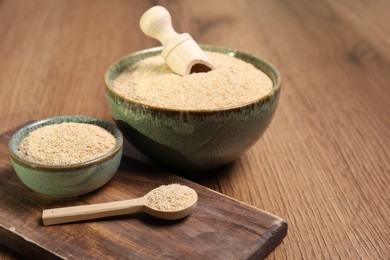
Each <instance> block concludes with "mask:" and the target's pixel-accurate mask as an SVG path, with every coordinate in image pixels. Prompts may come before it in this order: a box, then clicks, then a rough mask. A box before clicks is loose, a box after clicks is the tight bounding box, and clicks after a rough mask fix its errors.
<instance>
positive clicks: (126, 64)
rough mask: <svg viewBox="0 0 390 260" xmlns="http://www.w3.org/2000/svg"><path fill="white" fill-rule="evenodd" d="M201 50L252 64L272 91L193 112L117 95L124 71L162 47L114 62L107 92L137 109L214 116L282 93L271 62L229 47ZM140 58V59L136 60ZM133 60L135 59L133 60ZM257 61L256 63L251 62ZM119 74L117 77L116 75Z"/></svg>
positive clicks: (110, 69)
mask: <svg viewBox="0 0 390 260" xmlns="http://www.w3.org/2000/svg"><path fill="white" fill-rule="evenodd" d="M200 46H201V48H202V49H203V50H204V51H212V52H219V53H223V54H226V55H229V56H232V57H236V58H238V59H241V60H243V61H246V62H248V63H251V64H252V65H253V66H255V67H256V68H257V69H259V70H262V71H263V72H264V73H265V74H266V75H267V76H268V77H270V78H271V81H272V83H273V86H272V89H271V91H270V92H269V93H268V94H267V95H264V96H260V97H259V98H258V99H255V100H253V101H251V102H248V103H244V104H240V105H237V106H231V107H226V108H219V109H204V110H193V109H188V110H186V109H174V108H165V107H158V106H152V105H147V104H144V103H142V102H137V101H135V100H131V99H128V98H126V97H125V96H123V95H121V94H120V93H117V92H115V91H113V90H112V88H111V85H112V81H113V80H114V79H115V78H116V77H117V76H118V75H119V74H120V73H122V72H123V71H124V70H126V69H128V68H130V67H131V66H132V65H134V64H136V63H137V62H139V61H140V60H143V59H145V58H147V57H151V56H155V55H158V54H160V53H161V51H162V47H161V46H159V47H153V48H149V49H145V50H142V51H138V52H134V53H130V54H128V55H126V56H123V57H121V58H119V59H117V60H116V61H115V62H113V63H112V64H111V65H110V66H109V68H108V69H107V71H106V73H105V74H104V84H105V88H106V91H108V92H109V93H110V94H111V95H113V96H115V97H116V98H118V99H119V100H121V101H122V102H126V103H129V104H131V105H133V106H135V107H142V108H148V110H149V111H151V112H152V113H153V112H163V113H167V114H171V113H172V114H177V113H180V112H186V113H188V114H199V115H201V114H213V113H221V112H230V111H234V110H240V109H243V108H246V107H250V106H253V105H256V104H261V103H266V102H267V101H269V100H270V99H271V98H272V97H273V96H274V95H276V94H277V93H278V92H280V89H281V86H282V79H281V76H280V73H279V71H278V70H277V69H276V67H275V66H273V65H272V64H271V63H270V62H268V61H266V60H264V59H262V58H259V57H256V56H253V55H251V54H248V53H246V52H242V51H238V50H236V49H233V48H227V47H221V46H214V45H200ZM136 57H138V59H135V58H136ZM132 58H133V59H132ZM251 61H256V62H251ZM256 64H261V66H256ZM260 67H262V68H260ZM264 68H267V71H266V72H265V71H264ZM115 74H117V76H116V77H114V75H115Z"/></svg>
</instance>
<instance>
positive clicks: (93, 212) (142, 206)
mask: <svg viewBox="0 0 390 260" xmlns="http://www.w3.org/2000/svg"><path fill="white" fill-rule="evenodd" d="M197 201H198V195H197V193H196V191H195V190H193V189H191V188H189V187H187V186H184V185H180V184H170V185H162V186H160V187H158V188H156V189H153V190H152V191H150V192H149V193H148V194H146V195H145V196H143V197H140V198H136V199H130V200H122V201H114V202H106V203H98V204H90V205H82V206H73V207H63V208H55V209H46V210H43V212H42V220H43V224H44V225H45V226H48V225H56V224H63V223H69V222H77V221H83V220H90V219H98V218H104V217H112V216H120V215H128V214H133V213H138V212H144V213H147V214H149V215H151V216H153V217H156V218H159V219H164V220H177V219H181V218H184V217H186V216H188V215H189V214H191V212H192V211H193V210H194V209H195V207H196V204H197Z"/></svg>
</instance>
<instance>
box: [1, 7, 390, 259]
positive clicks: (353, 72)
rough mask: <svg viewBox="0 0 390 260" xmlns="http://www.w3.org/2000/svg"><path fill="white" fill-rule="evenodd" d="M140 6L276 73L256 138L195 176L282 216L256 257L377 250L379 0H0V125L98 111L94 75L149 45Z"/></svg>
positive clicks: (387, 206) (381, 190) (385, 58)
mask: <svg viewBox="0 0 390 260" xmlns="http://www.w3.org/2000/svg"><path fill="white" fill-rule="evenodd" d="M154 4H160V5H163V6H165V7H166V8H167V9H168V10H169V11H170V12H171V14H172V17H173V24H174V27H175V28H176V29H177V31H179V32H189V33H190V34H191V35H192V36H193V38H194V39H195V40H197V41H198V42H199V43H204V44H214V45H222V46H227V47H232V48H236V49H239V50H242V51H245V52H249V53H252V54H254V55H258V56H261V57H263V58H265V59H267V60H269V61H270V62H271V63H273V64H274V65H275V66H276V67H277V68H278V69H279V70H280V72H281V75H282V81H283V86H282V95H281V98H280V102H279V107H278V110H277V111H276V115H275V117H274V119H273V121H272V122H271V125H270V127H269V128H268V129H267V131H266V133H265V134H264V136H263V137H262V138H261V140H259V142H258V143H257V144H256V145H255V146H254V147H253V148H252V149H251V150H250V151H248V152H247V153H246V154H245V155H244V156H242V157H241V158H240V159H239V160H237V161H236V162H234V163H233V164H231V165H229V166H227V167H225V168H223V169H220V170H218V171H216V172H215V173H214V174H209V176H203V177H202V178H198V179H197V182H198V183H199V184H201V185H204V186H207V187H210V188H212V189H214V190H216V191H219V192H222V193H223V194H226V195H227V196H230V197H233V198H235V199H237V200H240V201H243V202H246V203H248V204H251V205H253V206H255V207H258V208H261V209H264V210H266V211H268V212H271V213H273V214H275V215H277V216H280V217H282V218H284V219H286V220H287V222H288V224H289V231H288V235H287V237H286V238H285V239H284V240H283V242H282V244H281V245H280V246H278V247H277V248H276V249H275V250H274V251H273V252H272V253H271V254H270V255H269V256H268V258H269V259H313V258H317V259H318V258H319V259H335V258H336V259H339V258H340V259H386V258H388V256H389V255H390V225H389V223H390V199H389V197H390V195H389V186H390V158H389V157H390V156H389V154H390V151H389V149H390V148H389V147H390V132H389V128H390V117H389V111H390V110H389V108H390V74H389V72H390V29H389V25H390V16H389V15H388V13H389V10H390V1H386V0H374V1H366V0H345V1H331V0H328V1H325V0H322V1H309V0H298V1H293V0H283V1H282V0H260V1H257V0H245V1H233V0H224V1H222V0H219V1H217V0H216V1H209V0H207V1H206V0H199V1H190V0H185V1H141V0H133V1H131V0H128V1H127V0H122V1H121V0H113V1H104V0H96V1H86V0H69V1H65V0H35V1H28V0H2V1H0V120H1V121H0V122H1V123H0V132H4V131H6V130H8V129H12V128H14V127H16V126H18V125H19V124H21V123H23V122H25V121H27V120H31V119H33V118H34V119H40V118H45V117H49V116H54V115H68V114H83V115H89V116H95V117H99V118H103V119H107V120H111V117H110V113H109V111H108V108H107V106H106V104H105V100H104V91H103V80H102V78H103V74H104V72H105V70H106V69H107V67H108V66H109V65H110V64H111V63H112V62H113V61H114V60H116V59H117V58H119V57H121V56H122V55H125V54H128V53H131V52H134V51H138V50H141V49H145V48H149V47H153V46H156V45H157V44H158V43H157V42H156V41H155V40H153V39H150V38H148V37H145V36H144V35H143V34H142V32H141V31H140V29H139V26H138V21H139V17H140V16H141V15H142V13H143V12H144V11H145V10H147V9H148V8H149V7H150V6H152V5H154ZM1 253H2V254H1V258H2V259H9V258H13V257H16V256H15V253H14V252H12V251H10V250H8V249H7V248H4V247H2V248H1Z"/></svg>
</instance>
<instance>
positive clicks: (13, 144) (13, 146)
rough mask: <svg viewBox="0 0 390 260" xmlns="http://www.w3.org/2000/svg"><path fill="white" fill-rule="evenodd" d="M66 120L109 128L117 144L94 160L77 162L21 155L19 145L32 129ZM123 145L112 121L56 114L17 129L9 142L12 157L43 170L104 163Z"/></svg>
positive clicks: (71, 168) (119, 132)
mask: <svg viewBox="0 0 390 260" xmlns="http://www.w3.org/2000/svg"><path fill="white" fill-rule="evenodd" d="M65 122H73V123H86V124H93V125H97V126H100V127H102V128H103V129H105V130H107V131H108V132H109V133H111V134H112V135H113V136H114V137H115V141H116V142H115V146H114V147H113V148H112V149H111V150H110V151H108V152H107V153H105V154H103V155H101V156H99V157H96V158H94V159H92V160H89V161H86V162H81V163H75V164H44V163H39V162H35V161H31V160H28V159H26V158H24V157H22V156H20V154H19V152H18V147H19V144H20V142H21V141H22V140H23V138H25V137H26V136H27V135H28V134H29V133H31V132H32V131H34V130H36V129H38V128H41V127H44V126H46V125H53V124H60V123H65ZM122 146H123V135H122V132H121V131H120V130H119V129H118V128H117V127H116V126H115V125H114V124H112V123H110V122H108V121H105V120H102V119H98V118H94V117H88V116H56V117H50V118H46V119H42V120H39V121H35V122H33V123H30V124H28V125H26V126H23V127H22V128H20V129H19V130H18V131H16V132H15V133H14V134H13V135H12V137H11V139H10V140H9V143H8V150H9V154H10V156H11V158H12V159H14V160H15V161H17V162H19V163H20V164H22V165H24V166H25V167H30V168H34V169H42V170H77V169H81V168H84V167H89V166H91V165H95V164H99V163H102V162H104V161H106V160H108V159H110V158H112V157H113V156H115V155H116V154H117V153H118V152H120V151H121V149H122Z"/></svg>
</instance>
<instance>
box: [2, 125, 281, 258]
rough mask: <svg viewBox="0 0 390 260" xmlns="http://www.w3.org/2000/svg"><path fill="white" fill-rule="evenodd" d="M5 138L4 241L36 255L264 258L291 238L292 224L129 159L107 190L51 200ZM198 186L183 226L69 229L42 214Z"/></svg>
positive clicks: (129, 223) (108, 224) (102, 223)
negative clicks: (23, 174) (47, 222)
mask: <svg viewBox="0 0 390 260" xmlns="http://www.w3.org/2000/svg"><path fill="white" fill-rule="evenodd" d="M14 131H15V130H11V131H8V132H6V133H3V134H2V135H0V210H1V211H0V243H2V244H5V245H6V246H8V247H10V248H12V249H14V250H15V251H17V252H19V253H21V254H24V255H26V256H28V257H32V258H38V257H39V258H40V259H42V258H60V259H63V258H68V259H75V258H77V259H84V258H91V257H93V258H103V257H104V258H112V259H123V258H126V259H127V258H131V259H150V258H152V259H153V258H154V259H155V258H158V259H172V258H173V259H183V258H185V259H261V258H264V257H265V256H266V255H267V254H268V253H269V252H271V251H272V250H273V249H274V248H275V247H276V246H277V245H278V244H279V243H280V242H281V241H282V239H283V238H284V236H285V235H286V233H287V224H286V222H285V221H284V220H283V219H281V218H279V217H276V216H274V215H271V214H269V213H267V212H264V211H262V210H259V209H256V208H254V207H252V206H249V205H247V204H244V203H242V202H239V201H237V200H234V199H232V198H229V197H227V196H224V195H222V194H220V193H217V192H215V191H212V190H210V189H208V188H206V187H203V186H201V185H198V184H196V183H193V182H190V181H188V180H186V179H184V178H182V177H178V176H175V175H173V174H170V173H166V172H163V171H161V170H159V169H157V168H155V167H153V166H150V165H146V164H143V163H140V162H137V161H135V160H132V159H130V158H127V157H124V158H123V160H122V164H121V166H120V169H119V170H118V172H117V174H116V175H115V176H114V178H113V179H112V180H111V181H110V182H109V183H108V184H107V185H105V186H104V187H103V188H101V189H99V190H97V191H95V192H93V193H90V194H88V195H84V196H82V197H79V198H75V199H69V200H55V199H50V198H47V197H44V196H42V195H40V194H38V193H36V192H34V191H32V190H30V189H29V188H27V187H26V186H25V185H24V184H23V183H22V182H21V181H20V180H19V179H18V177H17V175H16V174H15V172H14V170H13V169H12V166H11V164H10V160H9V155H8V141H9V139H10V137H11V135H12V133H13V132H14ZM169 183H180V184H184V185H187V186H189V187H192V188H193V189H195V190H196V191H197V193H198V196H199V202H198V205H197V207H196V209H195V211H194V212H193V213H192V214H191V215H190V216H189V217H187V218H185V219H183V220H179V221H162V220H157V219H155V218H153V217H151V216H148V215H145V214H137V215H131V216H123V217H113V218H107V219H101V220H93V221H86V222H79V223H72V224H66V225H56V226H43V224H42V220H41V212H42V210H43V209H47V208H54V207H64V206H74V205H84V204H89V203H100V202H108V201H115V200H123V199H129V198H135V197H140V196H143V195H144V194H146V193H147V192H148V191H149V190H151V189H153V188H155V187H158V186H159V185H162V184H169Z"/></svg>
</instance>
